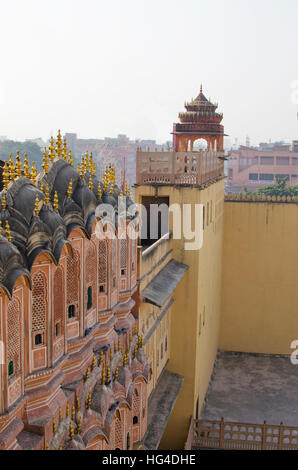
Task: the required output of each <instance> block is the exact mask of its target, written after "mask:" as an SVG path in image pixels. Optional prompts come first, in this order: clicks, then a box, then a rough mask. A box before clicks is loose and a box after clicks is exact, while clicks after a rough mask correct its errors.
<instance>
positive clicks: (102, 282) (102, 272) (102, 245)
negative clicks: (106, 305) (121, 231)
mask: <svg viewBox="0 0 298 470" xmlns="http://www.w3.org/2000/svg"><path fill="white" fill-rule="evenodd" d="M106 285H107V242H106V240H100V241H99V243H98V286H99V292H100V293H102V292H106V291H107V288H106Z"/></svg>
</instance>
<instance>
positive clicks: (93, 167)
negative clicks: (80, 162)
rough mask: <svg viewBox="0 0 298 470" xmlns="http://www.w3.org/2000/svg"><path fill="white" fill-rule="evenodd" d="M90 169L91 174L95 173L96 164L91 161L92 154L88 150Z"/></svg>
mask: <svg viewBox="0 0 298 470" xmlns="http://www.w3.org/2000/svg"><path fill="white" fill-rule="evenodd" d="M90 171H91V173H92V175H93V176H95V175H96V166H95V163H94V161H93V154H92V152H90Z"/></svg>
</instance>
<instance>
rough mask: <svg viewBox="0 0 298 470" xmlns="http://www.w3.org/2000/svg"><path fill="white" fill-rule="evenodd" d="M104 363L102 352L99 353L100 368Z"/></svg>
mask: <svg viewBox="0 0 298 470" xmlns="http://www.w3.org/2000/svg"><path fill="white" fill-rule="evenodd" d="M102 361H103V351H100V353H99V360H98V367H100V366H101V364H102Z"/></svg>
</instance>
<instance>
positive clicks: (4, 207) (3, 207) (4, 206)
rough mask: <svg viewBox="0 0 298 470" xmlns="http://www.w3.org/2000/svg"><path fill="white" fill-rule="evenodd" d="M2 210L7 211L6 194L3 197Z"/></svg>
mask: <svg viewBox="0 0 298 470" xmlns="http://www.w3.org/2000/svg"><path fill="white" fill-rule="evenodd" d="M2 209H3V210H5V209H6V197H5V193H3V196H2Z"/></svg>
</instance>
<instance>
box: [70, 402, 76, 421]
mask: <svg viewBox="0 0 298 470" xmlns="http://www.w3.org/2000/svg"><path fill="white" fill-rule="evenodd" d="M75 417H76V409H75V406H74V405H72V408H71V419H72V420H73V421H74V420H75Z"/></svg>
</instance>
